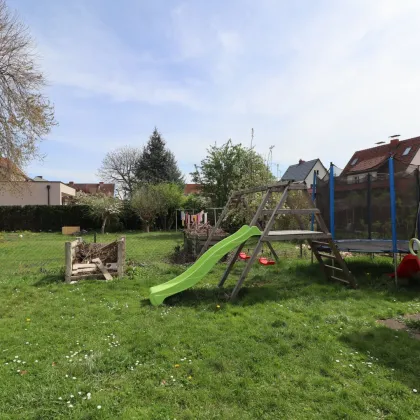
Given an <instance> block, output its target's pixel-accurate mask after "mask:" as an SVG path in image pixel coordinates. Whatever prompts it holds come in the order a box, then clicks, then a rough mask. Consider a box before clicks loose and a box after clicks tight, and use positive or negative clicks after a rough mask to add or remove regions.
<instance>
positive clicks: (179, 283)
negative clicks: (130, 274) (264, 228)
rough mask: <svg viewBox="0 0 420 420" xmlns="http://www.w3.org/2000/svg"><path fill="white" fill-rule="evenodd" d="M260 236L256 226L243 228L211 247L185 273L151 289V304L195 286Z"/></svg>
mask: <svg viewBox="0 0 420 420" xmlns="http://www.w3.org/2000/svg"><path fill="white" fill-rule="evenodd" d="M260 235H261V231H260V230H259V229H258V228H257V227H256V226H252V227H249V226H247V225H245V226H242V227H241V228H240V229H239V230H238V231H237V232H235V233H234V234H233V235H230V236H228V237H227V238H225V239H223V240H222V241H220V242H219V243H217V244H216V245H214V246H213V247H211V248H210V249H209V250H208V251H207V252H205V253H204V254H203V255H202V256H201V257H200V258H199V259H198V260H197V261H196V262H195V263H194V264H193V265H192V266H191V267H189V268H188V269H187V270H186V271H185V272H184V273H182V274H181V275H179V276H178V277H175V278H174V279H172V280H169V281H168V282H166V283H163V284H160V285H158V286H154V287H151V288H150V296H149V299H150V302H151V303H152V305H160V304H161V303H162V302H163V301H164V300H165V299H166V298H167V297H168V296H172V295H174V294H176V293H179V292H182V291H183V290H185V289H188V288H190V287H192V286H194V285H195V284H196V283H198V282H199V281H200V280H201V279H202V278H203V277H204V276H205V275H206V274H207V273H208V272H209V271H210V270H211V269H212V268H213V267H214V266H215V265H216V264H217V263H218V261H219V260H220V259H221V258H222V257H223V255H226V254H227V253H228V252H230V251H232V250H233V249H235V248H236V247H238V246H239V245H240V244H241V243H243V242H245V241H246V240H247V239H248V238H250V237H251V236H260Z"/></svg>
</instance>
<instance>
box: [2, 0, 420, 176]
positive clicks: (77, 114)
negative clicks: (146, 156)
mask: <svg viewBox="0 0 420 420" xmlns="http://www.w3.org/2000/svg"><path fill="white" fill-rule="evenodd" d="M7 3H8V4H9V6H10V7H11V8H12V9H14V10H16V11H17V12H18V14H19V16H20V18H21V20H23V21H24V22H25V23H26V24H27V25H28V26H29V28H30V32H31V34H32V36H33V38H34V39H35V41H36V53H37V60H38V63H39V65H40V67H41V69H42V71H43V72H44V73H45V75H46V77H47V79H48V81H49V84H48V87H47V89H46V90H45V93H46V95H47V96H48V97H49V98H50V99H51V101H52V102H53V103H54V105H55V113H56V114H55V115H56V119H57V121H58V123H59V125H58V126H57V127H54V128H53V130H52V132H51V133H50V134H49V135H48V136H47V138H46V139H45V140H44V141H43V142H42V145H41V151H42V153H43V154H44V155H45V157H44V159H43V161H42V162H40V161H37V162H32V163H31V164H30V165H29V166H28V167H27V168H25V169H26V171H27V173H28V174H29V175H30V176H36V175H42V176H44V178H46V179H48V180H61V181H63V182H68V181H75V182H97V181H100V179H98V177H97V176H96V172H97V169H98V168H99V166H100V164H101V161H102V159H103V157H104V155H105V154H106V153H107V152H108V151H111V150H113V149H116V148H118V147H121V146H124V145H132V146H138V147H142V146H143V145H145V143H146V142H147V140H148V137H149V135H150V134H151V132H152V131H153V129H154V127H155V126H156V127H157V128H158V130H159V131H160V132H161V133H162V135H163V137H164V139H165V140H166V142H167V145H168V147H169V148H170V149H171V150H172V151H173V152H174V153H175V156H176V158H177V161H178V164H179V166H180V168H181V170H182V171H183V173H184V174H186V175H187V180H189V176H188V174H189V172H191V171H192V170H193V168H194V164H199V163H200V161H201V160H202V159H203V158H204V157H205V155H206V149H207V147H208V146H209V145H213V144H215V143H216V144H219V145H221V144H223V143H224V142H226V141H227V140H228V139H229V138H231V139H232V140H233V141H234V142H235V143H242V144H244V145H246V146H249V145H250V143H251V129H254V145H255V148H256V150H257V151H258V152H259V153H261V154H262V155H263V156H264V157H267V155H268V152H269V147H270V146H273V145H274V148H273V149H272V162H273V165H272V169H273V173H274V175H276V174H277V170H279V171H280V173H282V172H284V171H285V170H286V168H287V167H288V166H289V165H290V164H295V163H297V162H298V160H299V159H303V160H310V159H314V158H320V159H321V160H322V162H323V163H324V165H328V164H329V162H331V161H332V162H334V163H335V164H336V165H337V166H339V167H344V166H345V164H346V163H347V161H348V160H349V159H350V158H351V155H352V154H353V152H354V151H355V150H358V149H364V148H368V147H371V146H374V143H375V142H377V141H388V136H390V135H394V134H401V136H402V137H401V138H410V137H416V136H420V118H419V116H418V96H419V95H418V94H419V92H420V54H419V51H420V2H419V1H418V0H404V1H400V0H392V1H391V0H340V1H336V0H305V1H304V0H296V1H293V2H291V1H289V0H284V1H283V0H258V1H255V0H253V1H251V0H213V1H207V0H185V1H178V0H154V1H148V0H147V1H146V0H119V1H114V0H89V1H87V0H72V1H56V0H37V1H28V0H7ZM244 176H246V174H244Z"/></svg>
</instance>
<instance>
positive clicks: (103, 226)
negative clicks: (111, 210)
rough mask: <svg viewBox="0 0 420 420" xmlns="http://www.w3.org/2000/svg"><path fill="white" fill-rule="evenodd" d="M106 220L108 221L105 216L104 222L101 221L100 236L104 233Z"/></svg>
mask: <svg viewBox="0 0 420 420" xmlns="http://www.w3.org/2000/svg"><path fill="white" fill-rule="evenodd" d="M107 220H108V216H105V217H104V220H103V221H102V227H101V233H102V235H103V234H104V233H105V225H106V222H107Z"/></svg>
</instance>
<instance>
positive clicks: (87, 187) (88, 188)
mask: <svg viewBox="0 0 420 420" xmlns="http://www.w3.org/2000/svg"><path fill="white" fill-rule="evenodd" d="M67 185H68V186H69V187H72V188H74V189H75V190H76V191H78V192H79V191H81V192H84V193H86V194H98V193H103V194H105V195H107V196H109V197H114V195H115V184H105V183H104V182H97V183H90V184H87V183H75V182H73V181H70V182H69V183H68V184H67Z"/></svg>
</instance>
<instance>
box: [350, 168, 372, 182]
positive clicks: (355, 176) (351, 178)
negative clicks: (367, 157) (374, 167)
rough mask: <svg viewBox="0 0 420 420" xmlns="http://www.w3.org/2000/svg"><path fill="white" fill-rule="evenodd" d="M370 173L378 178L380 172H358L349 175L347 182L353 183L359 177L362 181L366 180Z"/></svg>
mask: <svg viewBox="0 0 420 420" xmlns="http://www.w3.org/2000/svg"><path fill="white" fill-rule="evenodd" d="M369 173H370V175H371V176H372V178H376V177H377V176H378V172H376V171H375V172H365V173H362V174H356V175H348V176H347V182H348V183H349V184H352V183H353V182H354V181H355V180H356V178H358V179H359V181H360V182H364V181H366V178H367V176H368V174H369Z"/></svg>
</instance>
